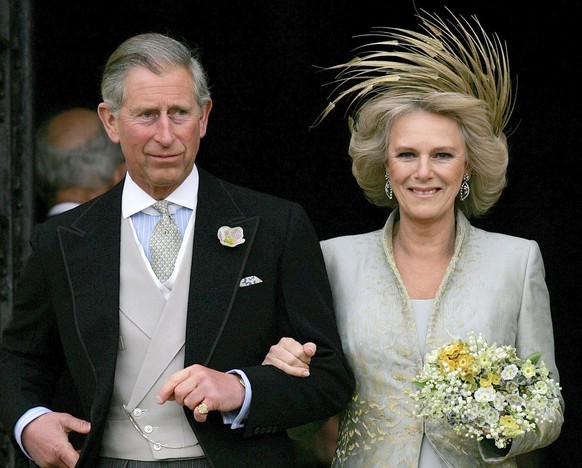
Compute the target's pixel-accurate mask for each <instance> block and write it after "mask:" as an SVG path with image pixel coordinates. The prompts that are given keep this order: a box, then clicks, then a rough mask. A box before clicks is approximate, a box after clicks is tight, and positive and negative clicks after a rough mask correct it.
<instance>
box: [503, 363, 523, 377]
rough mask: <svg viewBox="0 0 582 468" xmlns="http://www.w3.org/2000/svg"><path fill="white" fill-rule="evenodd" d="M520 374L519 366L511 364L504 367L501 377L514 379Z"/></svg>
mask: <svg viewBox="0 0 582 468" xmlns="http://www.w3.org/2000/svg"><path fill="white" fill-rule="evenodd" d="M518 374H519V369H518V368H517V366H516V365H515V364H510V365H509V366H507V367H506V368H505V369H503V372H501V378H502V379H503V380H512V379H514V378H515V377H516V376H517V375H518Z"/></svg>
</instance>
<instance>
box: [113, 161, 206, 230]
mask: <svg viewBox="0 0 582 468" xmlns="http://www.w3.org/2000/svg"><path fill="white" fill-rule="evenodd" d="M198 183H199V175H198V169H197V168H196V165H194V166H193V167H192V172H190V174H189V175H188V177H186V179H185V180H184V182H182V183H181V184H180V185H179V186H178V188H176V190H174V191H173V192H172V193H171V194H170V195H168V196H167V197H166V200H168V201H169V202H170V203H175V204H177V205H180V206H183V207H185V208H189V209H191V210H192V211H195V210H196V203H197V200H198ZM155 201H156V200H155V199H154V198H152V196H151V195H149V194H147V193H146V192H144V191H143V190H142V189H141V188H140V187H139V186H138V185H137V184H136V183H135V182H134V181H133V179H132V178H131V176H130V175H129V172H127V174H126V176H125V182H124V184H123V194H122V196H121V213H122V216H123V218H124V219H125V218H129V217H130V216H132V215H134V214H136V213H139V212H140V211H143V210H145V209H146V208H148V207H149V206H151V205H152V204H153V203H154V202H155Z"/></svg>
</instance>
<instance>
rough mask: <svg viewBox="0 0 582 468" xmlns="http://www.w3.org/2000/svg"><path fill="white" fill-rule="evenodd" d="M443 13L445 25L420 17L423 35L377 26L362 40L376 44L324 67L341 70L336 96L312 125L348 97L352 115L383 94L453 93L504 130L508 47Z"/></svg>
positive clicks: (509, 98) (431, 17)
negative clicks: (469, 99) (480, 105)
mask: <svg viewBox="0 0 582 468" xmlns="http://www.w3.org/2000/svg"><path fill="white" fill-rule="evenodd" d="M448 12H449V13H450V15H451V18H450V19H449V20H448V21H445V20H443V19H441V18H440V17H439V16H437V15H431V14H428V13H426V12H423V14H419V15H418V17H419V18H420V20H421V21H420V25H421V27H422V30H423V32H416V31H411V30H407V29H401V28H391V27H387V28H376V29H374V30H373V31H372V33H371V34H369V35H367V36H368V37H374V38H378V40H377V41H375V42H372V43H370V44H368V45H364V46H362V47H360V48H359V49H357V50H358V51H359V53H360V56H357V57H355V58H354V59H352V60H351V61H350V62H347V63H344V64H340V65H336V66H333V67H329V68H328V70H340V72H339V73H338V75H337V76H336V80H335V81H334V83H335V84H336V85H337V87H336V88H335V92H336V93H337V96H336V97H335V98H334V99H333V100H331V102H330V103H329V105H328V106H327V108H326V109H325V110H324V111H323V112H322V113H321V115H320V116H319V117H318V118H317V120H316V122H315V125H317V124H319V123H320V122H321V120H322V119H323V118H325V117H326V116H327V115H328V114H329V112H331V110H332V109H333V108H334V107H335V106H336V104H337V103H338V102H339V101H341V100H342V99H344V98H346V97H348V96H351V98H350V99H349V107H350V108H352V110H353V112H354V114H355V115H357V111H358V109H359V108H360V107H361V106H362V105H363V104H365V103H366V102H367V101H368V100H370V99H371V98H373V97H376V96H378V95H379V94H382V93H384V92H390V93H391V94H398V93H402V94H410V93H411V92H412V93H434V92H453V93H461V94H465V95H469V96H474V97H475V98H477V99H480V100H482V101H484V102H485V103H487V105H488V106H489V108H490V111H491V113H490V115H491V124H492V128H493V129H494V131H495V132H496V133H497V134H499V133H501V132H503V129H504V128H505V126H506V124H507V122H508V120H509V117H510V115H511V111H512V109H513V101H512V93H511V81H510V74H509V63H508V60H507V47H506V45H505V44H504V43H502V42H501V40H500V39H499V37H498V36H497V35H492V36H488V35H487V34H486V33H485V31H484V30H483V28H482V27H481V25H480V23H479V21H478V20H477V18H476V17H475V16H473V17H472V21H468V20H466V19H465V18H463V17H457V16H455V15H454V14H453V13H452V12H450V11H448ZM346 88H347V89H346ZM332 94H333V93H332ZM350 123H352V122H350Z"/></svg>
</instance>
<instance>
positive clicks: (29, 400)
mask: <svg viewBox="0 0 582 468" xmlns="http://www.w3.org/2000/svg"><path fill="white" fill-rule="evenodd" d="M38 234H39V230H38V229H37V230H35V233H34V235H33V238H32V242H31V244H32V253H31V255H30V256H29V258H28V261H27V264H26V267H25V269H24V271H23V274H22V277H21V278H20V280H19V288H18V289H17V291H16V295H15V301H14V309H13V314H12V319H11V321H10V322H9V323H8V325H7V327H6V328H5V330H4V333H3V336H2V344H1V348H0V368H1V369H2V372H0V421H1V423H2V425H4V426H5V429H6V431H7V432H8V433H9V434H10V435H12V429H13V427H14V424H15V423H16V421H17V420H18V419H19V418H20V417H21V416H22V415H23V414H24V413H25V412H26V411H27V410H29V409H30V408H33V407H36V406H50V400H51V398H52V392H53V390H54V386H55V385H56V381H57V378H58V375H60V373H61V370H62V366H63V352H62V346H61V343H60V340H59V338H58V332H57V324H56V320H55V316H54V313H53V310H52V305H51V301H50V299H49V298H50V296H49V294H48V291H47V288H46V285H47V281H46V272H45V268H44V266H43V262H42V258H41V256H40V255H39V254H38V251H39V249H38V243H39V242H38V239H39V235H38Z"/></svg>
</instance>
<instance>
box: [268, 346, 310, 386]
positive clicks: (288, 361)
mask: <svg viewBox="0 0 582 468" xmlns="http://www.w3.org/2000/svg"><path fill="white" fill-rule="evenodd" d="M316 350H317V346H316V345H315V343H311V342H307V343H305V344H303V345H302V344H301V343H299V342H298V341H297V340H295V339H293V338H287V337H284V338H281V339H280V340H279V343H277V344H276V345H273V346H271V349H270V350H269V353H268V354H267V355H266V356H265V360H264V361H263V365H271V366H275V367H277V368H278V369H281V370H282V371H283V372H285V373H286V374H289V375H293V376H295V377H308V376H309V364H310V363H311V358H312V357H313V356H314V355H315V351H316Z"/></svg>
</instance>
